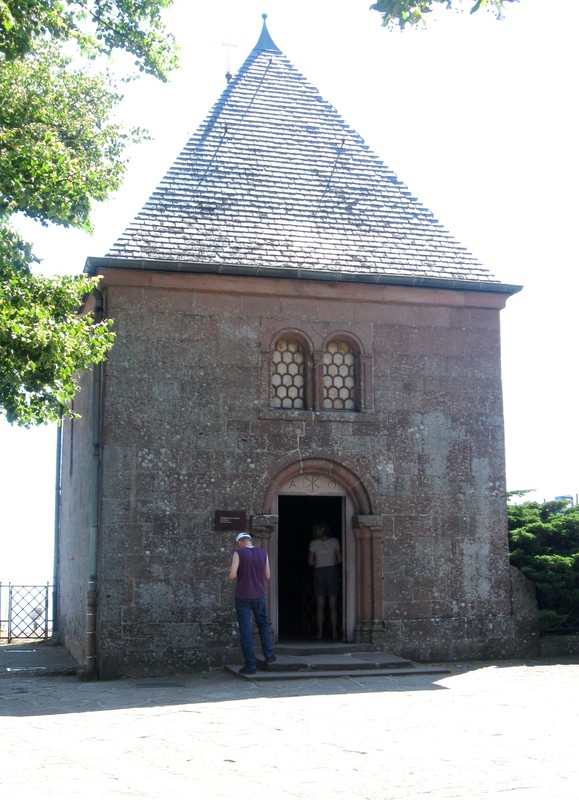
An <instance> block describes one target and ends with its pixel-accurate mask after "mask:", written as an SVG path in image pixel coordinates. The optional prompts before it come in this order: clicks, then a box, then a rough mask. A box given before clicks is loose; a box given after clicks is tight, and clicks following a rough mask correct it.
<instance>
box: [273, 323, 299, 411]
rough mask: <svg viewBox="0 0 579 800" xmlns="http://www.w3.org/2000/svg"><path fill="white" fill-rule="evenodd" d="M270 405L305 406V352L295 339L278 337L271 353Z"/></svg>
mask: <svg viewBox="0 0 579 800" xmlns="http://www.w3.org/2000/svg"><path fill="white" fill-rule="evenodd" d="M271 405H272V407H273V408H305V354H304V348H303V346H302V344H301V342H299V341H298V340H297V339H290V338H287V339H278V340H277V344H276V346H275V349H274V351H273V354H272V376H271Z"/></svg>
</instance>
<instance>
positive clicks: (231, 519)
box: [215, 511, 247, 531]
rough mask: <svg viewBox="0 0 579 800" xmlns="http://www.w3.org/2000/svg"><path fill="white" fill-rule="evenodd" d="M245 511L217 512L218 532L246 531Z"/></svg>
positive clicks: (216, 524)
mask: <svg viewBox="0 0 579 800" xmlns="http://www.w3.org/2000/svg"><path fill="white" fill-rule="evenodd" d="M246 524H247V523H246V518H245V511H216V512H215V530H216V531H244V530H245V526H246Z"/></svg>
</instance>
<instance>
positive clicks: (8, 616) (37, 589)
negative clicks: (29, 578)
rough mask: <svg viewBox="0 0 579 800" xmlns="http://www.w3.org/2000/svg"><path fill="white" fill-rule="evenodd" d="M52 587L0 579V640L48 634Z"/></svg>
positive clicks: (38, 637)
mask: <svg viewBox="0 0 579 800" xmlns="http://www.w3.org/2000/svg"><path fill="white" fill-rule="evenodd" d="M52 622H53V614H52V587H51V586H50V584H48V583H47V584H45V585H40V586H38V585H36V586H34V585H28V586H26V585H17V584H14V583H8V584H6V583H1V582H0V641H5V642H9V643H10V642H12V641H14V640H15V639H27V640H33V639H48V638H49V637H50V636H51V635H52Z"/></svg>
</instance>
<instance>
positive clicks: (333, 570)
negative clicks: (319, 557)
mask: <svg viewBox="0 0 579 800" xmlns="http://www.w3.org/2000/svg"><path fill="white" fill-rule="evenodd" d="M314 594H315V596H316V597H326V596H327V597H337V596H338V595H339V594H340V573H339V570H338V567H315V568H314Z"/></svg>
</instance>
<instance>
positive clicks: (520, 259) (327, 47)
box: [0, 0, 579, 583]
mask: <svg viewBox="0 0 579 800" xmlns="http://www.w3.org/2000/svg"><path fill="white" fill-rule="evenodd" d="M369 5H370V0H331V1H330V0H315V2H312V0H260V2H257V1H256V0H220V2H218V3H211V2H203V3H198V2H191V0H175V3H174V7H173V9H172V10H171V11H170V12H169V13H168V14H167V21H168V24H169V26H170V28H171V29H172V30H173V31H174V33H175V34H176V36H177V38H178V40H179V43H180V45H181V48H182V58H181V61H182V66H181V69H180V71H179V72H178V74H176V75H175V76H174V77H173V79H172V81H171V82H170V83H169V84H168V85H162V84H160V83H158V82H155V81H153V80H152V79H143V80H142V81H141V82H140V83H139V84H137V85H135V86H132V87H130V89H129V90H127V92H126V100H125V103H124V106H123V116H124V117H125V118H126V119H127V120H128V121H130V123H131V124H133V125H138V126H144V127H147V128H148V129H149V130H150V131H151V133H152V135H153V137H154V140H153V141H151V142H149V143H146V144H144V145H141V146H140V147H139V148H138V149H136V150H135V151H134V152H132V153H131V163H130V167H129V171H128V174H127V178H126V181H125V184H124V187H123V188H122V189H121V190H120V191H119V192H118V193H117V195H116V196H115V197H113V198H111V199H110V200H109V202H107V203H105V204H103V205H102V206H100V207H98V208H97V209H95V213H94V224H95V233H94V235H93V236H92V237H90V236H88V235H86V234H83V233H79V232H76V231H70V230H69V231H67V230H59V229H57V228H48V229H40V228H37V227H34V226H32V225H29V224H26V225H25V226H23V231H24V233H25V234H26V235H27V236H28V238H29V239H31V240H32V241H34V242H35V250H36V253H37V255H38V256H40V257H41V258H42V259H43V263H42V271H43V272H44V273H46V274H50V273H54V272H67V273H75V272H79V271H81V270H82V268H83V266H84V262H85V260H86V257H87V256H102V255H105V253H106V252H107V250H108V248H109V246H110V245H111V244H112V243H113V242H114V240H115V239H116V238H117V236H118V235H119V234H120V233H121V232H122V230H123V229H124V228H125V227H126V225H127V224H128V223H129V222H130V221H131V220H132V218H133V217H134V216H135V214H136V213H137V212H138V211H139V209H140V208H141V206H142V205H143V204H144V202H145V201H146V199H147V198H148V196H149V194H150V193H151V191H152V190H153V189H154V188H155V186H156V184H157V183H158V181H159V180H160V178H161V177H162V176H163V175H164V173H165V172H166V170H167V168H168V167H169V166H170V164H171V163H172V162H173V160H174V159H175V157H176V156H177V154H178V153H179V151H180V150H181V148H182V147H183V145H184V144H185V142H186V140H187V139H188V137H189V136H190V134H192V133H193V131H194V130H195V129H196V128H197V126H198V125H199V123H200V122H201V121H202V120H203V119H204V117H205V116H206V114H207V113H208V112H209V109H210V108H211V106H212V105H213V103H214V102H215V101H216V100H217V98H218V97H219V95H220V93H221V92H222V90H223V88H224V87H225V78H224V75H225V72H226V71H227V68H228V67H229V69H230V70H231V71H232V72H235V71H236V70H237V68H238V67H239V66H240V65H241V63H242V62H243V61H244V60H245V58H246V56H247V55H248V54H249V52H250V51H251V49H252V48H253V45H254V44H255V43H256V41H257V39H258V37H259V33H260V30H261V22H262V20H261V14H262V12H266V13H268V15H269V18H268V27H269V31H270V33H271V35H272V38H273V39H274V41H275V42H276V44H277V45H278V46H279V47H280V48H281V50H283V52H284V53H285V54H286V56H287V57H288V58H289V59H290V61H292V63H293V64H294V66H295V67H296V68H297V69H298V70H300V72H302V73H303V74H304V75H305V76H306V78H307V79H308V80H309V81H310V82H311V83H312V84H314V85H315V86H316V87H317V88H318V89H319V90H320V91H321V93H322V95H323V96H324V97H325V98H326V99H327V100H329V101H330V102H331V103H332V104H333V105H334V106H335V107H336V108H337V110H338V111H339V112H340V114H341V115H342V116H343V117H344V118H345V119H346V121H347V122H348V123H349V124H350V125H351V126H352V127H353V128H355V129H356V130H357V131H358V132H359V133H360V134H361V135H362V136H363V137H364V138H365V139H366V141H367V143H368V144H369V145H370V147H371V148H372V149H373V150H374V151H375V152H376V153H377V154H378V155H379V156H380V157H381V158H382V160H383V161H384V162H385V163H386V164H387V165H388V166H390V167H391V168H392V169H394V171H395V172H396V173H397V174H398V176H399V177H400V178H401V179H402V180H403V181H404V182H405V183H406V184H407V185H408V186H409V187H410V189H411V191H412V192H413V194H414V195H415V196H417V197H418V198H419V199H420V200H421V201H422V202H423V203H424V205H426V206H427V207H428V208H430V210H431V211H432V212H433V213H434V214H435V215H436V216H437V217H438V219H439V220H440V221H441V222H442V223H443V224H444V225H445V227H447V228H448V229H449V230H450V231H451V233H453V234H454V236H456V237H457V238H458V239H459V240H460V241H461V242H462V243H463V244H464V245H465V246H466V247H467V248H468V249H469V250H470V251H471V252H473V253H474V254H475V255H476V256H477V257H478V258H479V259H480V260H482V262H483V263H484V264H485V265H486V266H487V267H488V268H489V269H491V270H492V271H494V272H495V274H496V275H497V277H498V278H499V279H500V280H502V281H504V282H506V283H514V284H523V285H524V287H525V288H524V290H523V291H522V292H521V293H519V294H517V295H515V296H514V297H512V298H511V299H510V300H509V301H508V303H507V307H506V309H505V310H504V311H503V312H502V350H503V382H504V401H505V425H506V448H507V488H508V489H509V490H512V489H534V490H536V491H535V493H534V494H532V495H529V498H531V499H537V500H543V499H552V498H553V497H555V496H556V495H561V494H571V495H573V496H575V495H576V493H577V492H579V470H578V467H577V453H578V452H579V447H578V432H577V431H578V426H577V398H576V391H577V390H576V382H575V380H574V374H575V370H574V365H576V362H577V339H578V337H577V331H578V322H577V320H578V314H577V310H576V309H577V297H578V296H579V292H578V289H579V277H578V275H579V273H578V269H577V248H576V246H575V240H576V231H577V187H578V186H579V158H578V155H577V142H579V124H578V122H577V111H576V105H577V77H578V69H577V68H578V66H579V55H578V53H579V51H578V48H577V35H578V34H579V3H578V2H577V0H558V1H557V3H552V2H549V0H521V2H520V3H519V4H513V7H510V8H508V9H507V12H506V14H507V18H506V20H504V21H502V22H497V21H496V20H495V19H494V17H493V16H492V14H481V13H478V14H476V15H474V16H470V15H468V14H462V15H458V14H449V13H444V12H443V13H441V14H440V15H438V18H437V20H432V21H431V22H430V24H429V26H428V28H427V30H420V31H407V32H404V33H403V34H401V33H400V32H388V31H386V30H384V29H382V28H381V26H380V16H379V15H378V14H376V13H375V12H370V11H369V10H368V7H369ZM55 440H56V432H55V430H54V429H53V428H43V429H36V430H32V431H24V430H19V429H12V428H11V427H10V426H8V425H7V424H5V423H0V452H1V458H0V500H1V503H2V515H1V522H0V529H1V538H0V580H1V581H4V582H8V581H11V582H13V583H19V582H26V583H37V582H44V581H50V580H51V578H52V545H53V519H54V484H55V477H54V463H55Z"/></svg>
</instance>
